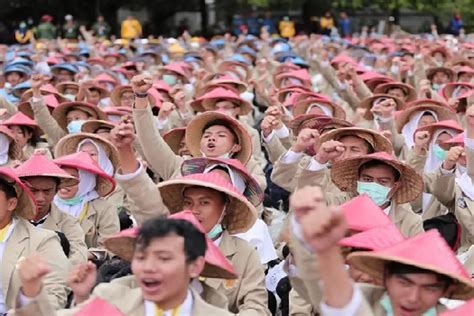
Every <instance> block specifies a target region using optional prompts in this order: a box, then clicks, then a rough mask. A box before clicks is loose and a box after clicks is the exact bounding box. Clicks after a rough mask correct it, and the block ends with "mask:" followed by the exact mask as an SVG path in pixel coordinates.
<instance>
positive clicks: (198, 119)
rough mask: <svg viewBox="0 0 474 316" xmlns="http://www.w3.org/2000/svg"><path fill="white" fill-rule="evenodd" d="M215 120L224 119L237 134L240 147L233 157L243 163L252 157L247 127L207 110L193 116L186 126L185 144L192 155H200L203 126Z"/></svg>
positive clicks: (223, 115) (226, 116)
mask: <svg viewBox="0 0 474 316" xmlns="http://www.w3.org/2000/svg"><path fill="white" fill-rule="evenodd" d="M215 120H219V121H224V122H226V123H228V124H227V125H226V127H228V128H230V129H232V130H233V131H234V133H235V134H236V135H237V138H238V144H239V145H240V146H241V147H242V148H241V149H240V151H239V152H237V153H235V155H234V157H233V158H235V159H238V160H240V162H241V163H242V164H244V165H246V164H247V162H248V161H249V160H250V158H251V157H252V139H251V138H250V135H249V133H248V132H247V129H246V128H245V126H244V125H242V123H240V122H239V121H237V120H236V119H234V118H232V117H230V116H228V115H226V114H223V113H219V112H216V111H207V112H204V113H202V114H200V115H197V116H195V117H194V118H193V119H192V120H191V121H190V122H189V123H188V126H187V129H186V130H187V131H191V132H187V133H186V145H187V146H188V149H189V151H190V152H191V154H192V155H193V157H202V153H201V138H202V135H203V134H204V131H203V129H204V127H205V126H206V125H207V124H208V123H210V122H212V121H215Z"/></svg>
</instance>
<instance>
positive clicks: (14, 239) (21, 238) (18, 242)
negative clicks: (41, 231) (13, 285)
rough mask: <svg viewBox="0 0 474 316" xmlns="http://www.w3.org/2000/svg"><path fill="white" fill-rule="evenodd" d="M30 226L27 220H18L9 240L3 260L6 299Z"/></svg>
mask: <svg viewBox="0 0 474 316" xmlns="http://www.w3.org/2000/svg"><path fill="white" fill-rule="evenodd" d="M26 225H29V224H28V223H27V222H26V220H24V219H21V218H17V219H16V224H15V228H14V229H13V233H12V235H11V236H10V238H9V239H8V241H7V243H6V245H5V250H4V252H3V258H2V272H1V273H2V283H3V284H2V285H3V294H4V297H5V299H6V297H7V295H8V289H9V287H10V281H11V279H12V277H13V274H14V273H15V268H16V263H17V262H18V259H20V257H21V256H22V254H23V253H24V250H25V248H26V244H27V242H28V239H29V238H30V234H29V233H28V228H27V226H26Z"/></svg>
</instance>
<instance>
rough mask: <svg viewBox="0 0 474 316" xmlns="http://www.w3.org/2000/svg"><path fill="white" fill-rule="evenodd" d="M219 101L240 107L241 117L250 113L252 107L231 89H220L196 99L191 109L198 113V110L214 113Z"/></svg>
mask: <svg viewBox="0 0 474 316" xmlns="http://www.w3.org/2000/svg"><path fill="white" fill-rule="evenodd" d="M221 100H228V101H231V102H232V103H235V104H237V105H238V106H239V107H240V114H241V115H246V114H248V113H250V112H252V109H253V107H252V105H251V104H250V103H249V102H247V101H245V100H244V99H242V98H241V97H240V96H239V95H238V94H236V93H235V92H234V91H232V90H231V89H225V88H221V87H219V88H216V89H213V90H211V91H209V92H207V93H206V94H204V95H203V96H201V97H199V98H197V99H196V100H194V101H193V102H191V107H192V108H193V109H194V110H196V111H198V112H200V111H199V110H203V111H214V110H215V109H216V103H217V102H218V101H221ZM203 111H201V112H203Z"/></svg>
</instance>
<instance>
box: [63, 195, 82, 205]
mask: <svg viewBox="0 0 474 316" xmlns="http://www.w3.org/2000/svg"><path fill="white" fill-rule="evenodd" d="M82 199H83V197H82V196H75V197H72V198H70V199H62V198H60V197H58V200H60V201H61V202H62V203H63V204H66V205H77V204H79V203H81V202H82Z"/></svg>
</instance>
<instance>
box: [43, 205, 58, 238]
mask: <svg viewBox="0 0 474 316" xmlns="http://www.w3.org/2000/svg"><path fill="white" fill-rule="evenodd" d="M59 212H61V211H60V210H59V209H58V208H57V207H56V205H54V204H51V211H49V215H48V217H47V218H46V220H45V221H44V224H43V227H42V228H43V229H49V230H53V231H58V230H59V225H58V224H59V221H60V219H59V216H60V214H59Z"/></svg>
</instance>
